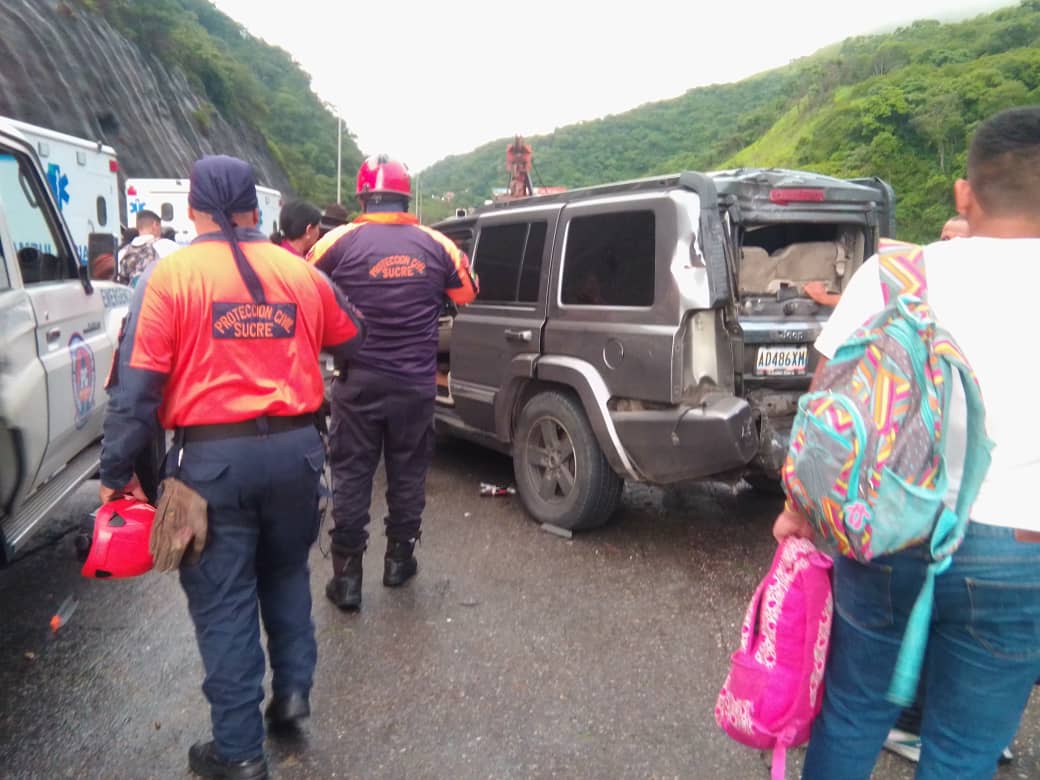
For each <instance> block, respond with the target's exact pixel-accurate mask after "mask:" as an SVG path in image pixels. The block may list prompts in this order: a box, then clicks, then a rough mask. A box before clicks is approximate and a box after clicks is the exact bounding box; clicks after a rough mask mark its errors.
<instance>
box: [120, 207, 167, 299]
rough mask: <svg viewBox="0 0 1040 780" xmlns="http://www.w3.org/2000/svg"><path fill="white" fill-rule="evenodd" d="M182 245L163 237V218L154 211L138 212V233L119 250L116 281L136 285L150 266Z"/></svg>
mask: <svg viewBox="0 0 1040 780" xmlns="http://www.w3.org/2000/svg"><path fill="white" fill-rule="evenodd" d="M178 249H180V247H179V246H178V245H177V244H176V243H174V242H173V241H171V240H170V239H168V238H163V234H162V220H161V219H160V218H159V215H158V214H156V213H155V212H154V211H148V210H147V209H145V210H143V211H139V212H137V235H136V236H135V237H134V240H133V241H131V242H130V243H129V244H127V245H126V246H124V247H123V248H122V249H120V250H119V254H118V258H117V261H116V277H115V279H116V281H117V282H122V283H123V284H129V285H130V286H131V287H134V286H136V284H137V280H138V279H140V278H141V274H143V273H144V272H145V271H146V270H147V269H148V266H150V265H152V264H153V263H155V262H158V261H159V260H161V259H162V258H164V257H166V256H167V255H169V254H171V253H172V252H176V251H177V250H178Z"/></svg>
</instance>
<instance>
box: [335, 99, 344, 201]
mask: <svg viewBox="0 0 1040 780" xmlns="http://www.w3.org/2000/svg"><path fill="white" fill-rule="evenodd" d="M342 180H343V117H341V116H340V115H339V109H338V108H337V109H336V203H342V202H343V199H342V198H341V197H340V194H341V182H342Z"/></svg>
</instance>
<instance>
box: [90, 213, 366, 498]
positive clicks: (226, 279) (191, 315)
mask: <svg viewBox="0 0 1040 780" xmlns="http://www.w3.org/2000/svg"><path fill="white" fill-rule="evenodd" d="M236 236H237V238H238V239H239V244H240V246H241V248H242V251H243V252H244V254H245V256H246V258H247V260H248V261H249V265H250V266H251V267H252V268H253V270H254V272H255V273H256V276H257V277H258V278H259V279H260V282H261V284H262V286H263V291H264V302H263V303H255V302H254V300H253V298H252V297H251V295H250V293H249V291H248V289H247V287H246V284H245V282H244V281H243V280H242V277H241V275H240V274H239V271H238V268H237V267H236V265H235V261H234V258H233V256H232V253H231V247H230V244H229V243H228V242H227V241H226V240H224V238H223V236H222V235H221V234H219V233H211V234H207V235H203V236H199V237H198V238H197V239H195V241H194V242H192V244H191V245H190V246H188V247H185V248H184V249H181V250H178V251H177V252H174V253H173V254H171V255H169V256H168V257H165V258H163V259H162V260H161V261H160V262H158V263H156V264H154V265H153V266H152V267H151V268H149V270H148V271H146V273H145V275H144V276H143V277H142V278H141V281H139V282H138V285H137V288H136V290H135V291H134V298H133V300H132V302H131V305H130V311H129V314H128V315H127V320H126V322H125V323H124V326H123V332H122V334H121V336H120V342H119V349H118V352H117V354H116V357H115V360H114V361H113V365H112V373H111V375H110V377H109V382H108V392H109V403H108V409H107V413H106V416H105V424H104V439H103V446H102V454H101V480H102V482H103V483H104V484H105V485H108V486H110V487H122V486H124V485H125V484H126V483H127V482H128V481H129V479H130V476H131V474H132V463H133V461H134V458H135V457H136V455H137V454H138V453H139V452H141V451H142V450H143V449H144V448H145V447H146V446H147V445H148V442H149V441H150V440H151V437H152V436H154V434H155V431H156V419H157V418H158V423H159V424H160V425H161V426H162V427H163V428H166V429H174V428H180V427H185V426H191V425H212V424H218V423H234V422H241V421H243V420H250V419H253V418H255V417H260V416H263V415H268V416H294V415H299V414H305V413H309V412H314V411H316V410H317V409H318V408H319V407H320V406H321V403H322V399H323V397H324V390H323V380H322V373H321V366H320V363H319V352H321V350H323V349H324V350H325V351H327V352H329V353H331V354H333V355H335V356H336V357H339V358H343V359H348V358H350V357H351V356H352V355H353V354H354V353H355V352H356V350H357V348H358V346H359V345H360V344H361V343H362V342H363V341H364V337H365V324H364V319H363V318H362V317H361V316H360V314H359V313H358V312H357V311H356V310H355V309H354V307H353V306H352V305H351V304H350V303H349V302H348V301H347V300H346V299H345V298H344V296H343V295H342V294H341V293H340V292H339V291H338V290H337V289H336V288H335V286H334V285H333V284H332V283H331V282H330V281H329V279H328V278H327V277H326V276H325V275H324V274H322V273H320V272H319V271H317V270H316V269H314V268H313V267H311V266H310V265H308V264H307V263H304V262H302V261H301V260H300V258H299V257H296V256H294V255H292V254H290V253H289V252H286V251H285V250H284V249H282V248H281V247H278V246H275V245H274V244H272V243H271V242H270V241H269V240H268V239H267V237H266V236H264V235H263V234H262V233H260V232H259V231H257V230H246V229H243V228H237V229H236Z"/></svg>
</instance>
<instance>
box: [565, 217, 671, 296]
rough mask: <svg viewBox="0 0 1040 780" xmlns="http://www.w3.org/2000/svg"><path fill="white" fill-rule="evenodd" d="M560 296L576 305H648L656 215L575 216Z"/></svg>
mask: <svg viewBox="0 0 1040 780" xmlns="http://www.w3.org/2000/svg"><path fill="white" fill-rule="evenodd" d="M561 287H562V289H561V291H560V300H561V302H562V303H564V304H571V305H579V306H652V305H653V303H654V213H653V212H652V211H624V212H619V213H614V214H597V215H595V216H590V217H575V218H574V219H572V220H571V223H570V227H569V228H568V229H567V245H566V247H565V250H564V262H563V280H562V282H561Z"/></svg>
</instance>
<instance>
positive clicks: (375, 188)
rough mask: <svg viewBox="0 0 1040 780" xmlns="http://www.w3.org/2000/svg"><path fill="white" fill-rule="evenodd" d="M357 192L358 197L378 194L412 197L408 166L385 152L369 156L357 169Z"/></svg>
mask: <svg viewBox="0 0 1040 780" xmlns="http://www.w3.org/2000/svg"><path fill="white" fill-rule="evenodd" d="M357 194H358V197H360V198H363V197H366V196H368V195H380V194H389V195H404V196H405V197H406V198H410V197H412V177H411V176H410V175H409V174H408V167H407V166H406V165H405V164H404V163H402V162H398V161H397V160H391V159H390V158H389V157H387V156H386V155H385V154H381V155H379V156H378V157H369V158H368V159H367V160H365V161H364V162H363V163H361V168H360V169H359V170H358V174H357Z"/></svg>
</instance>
